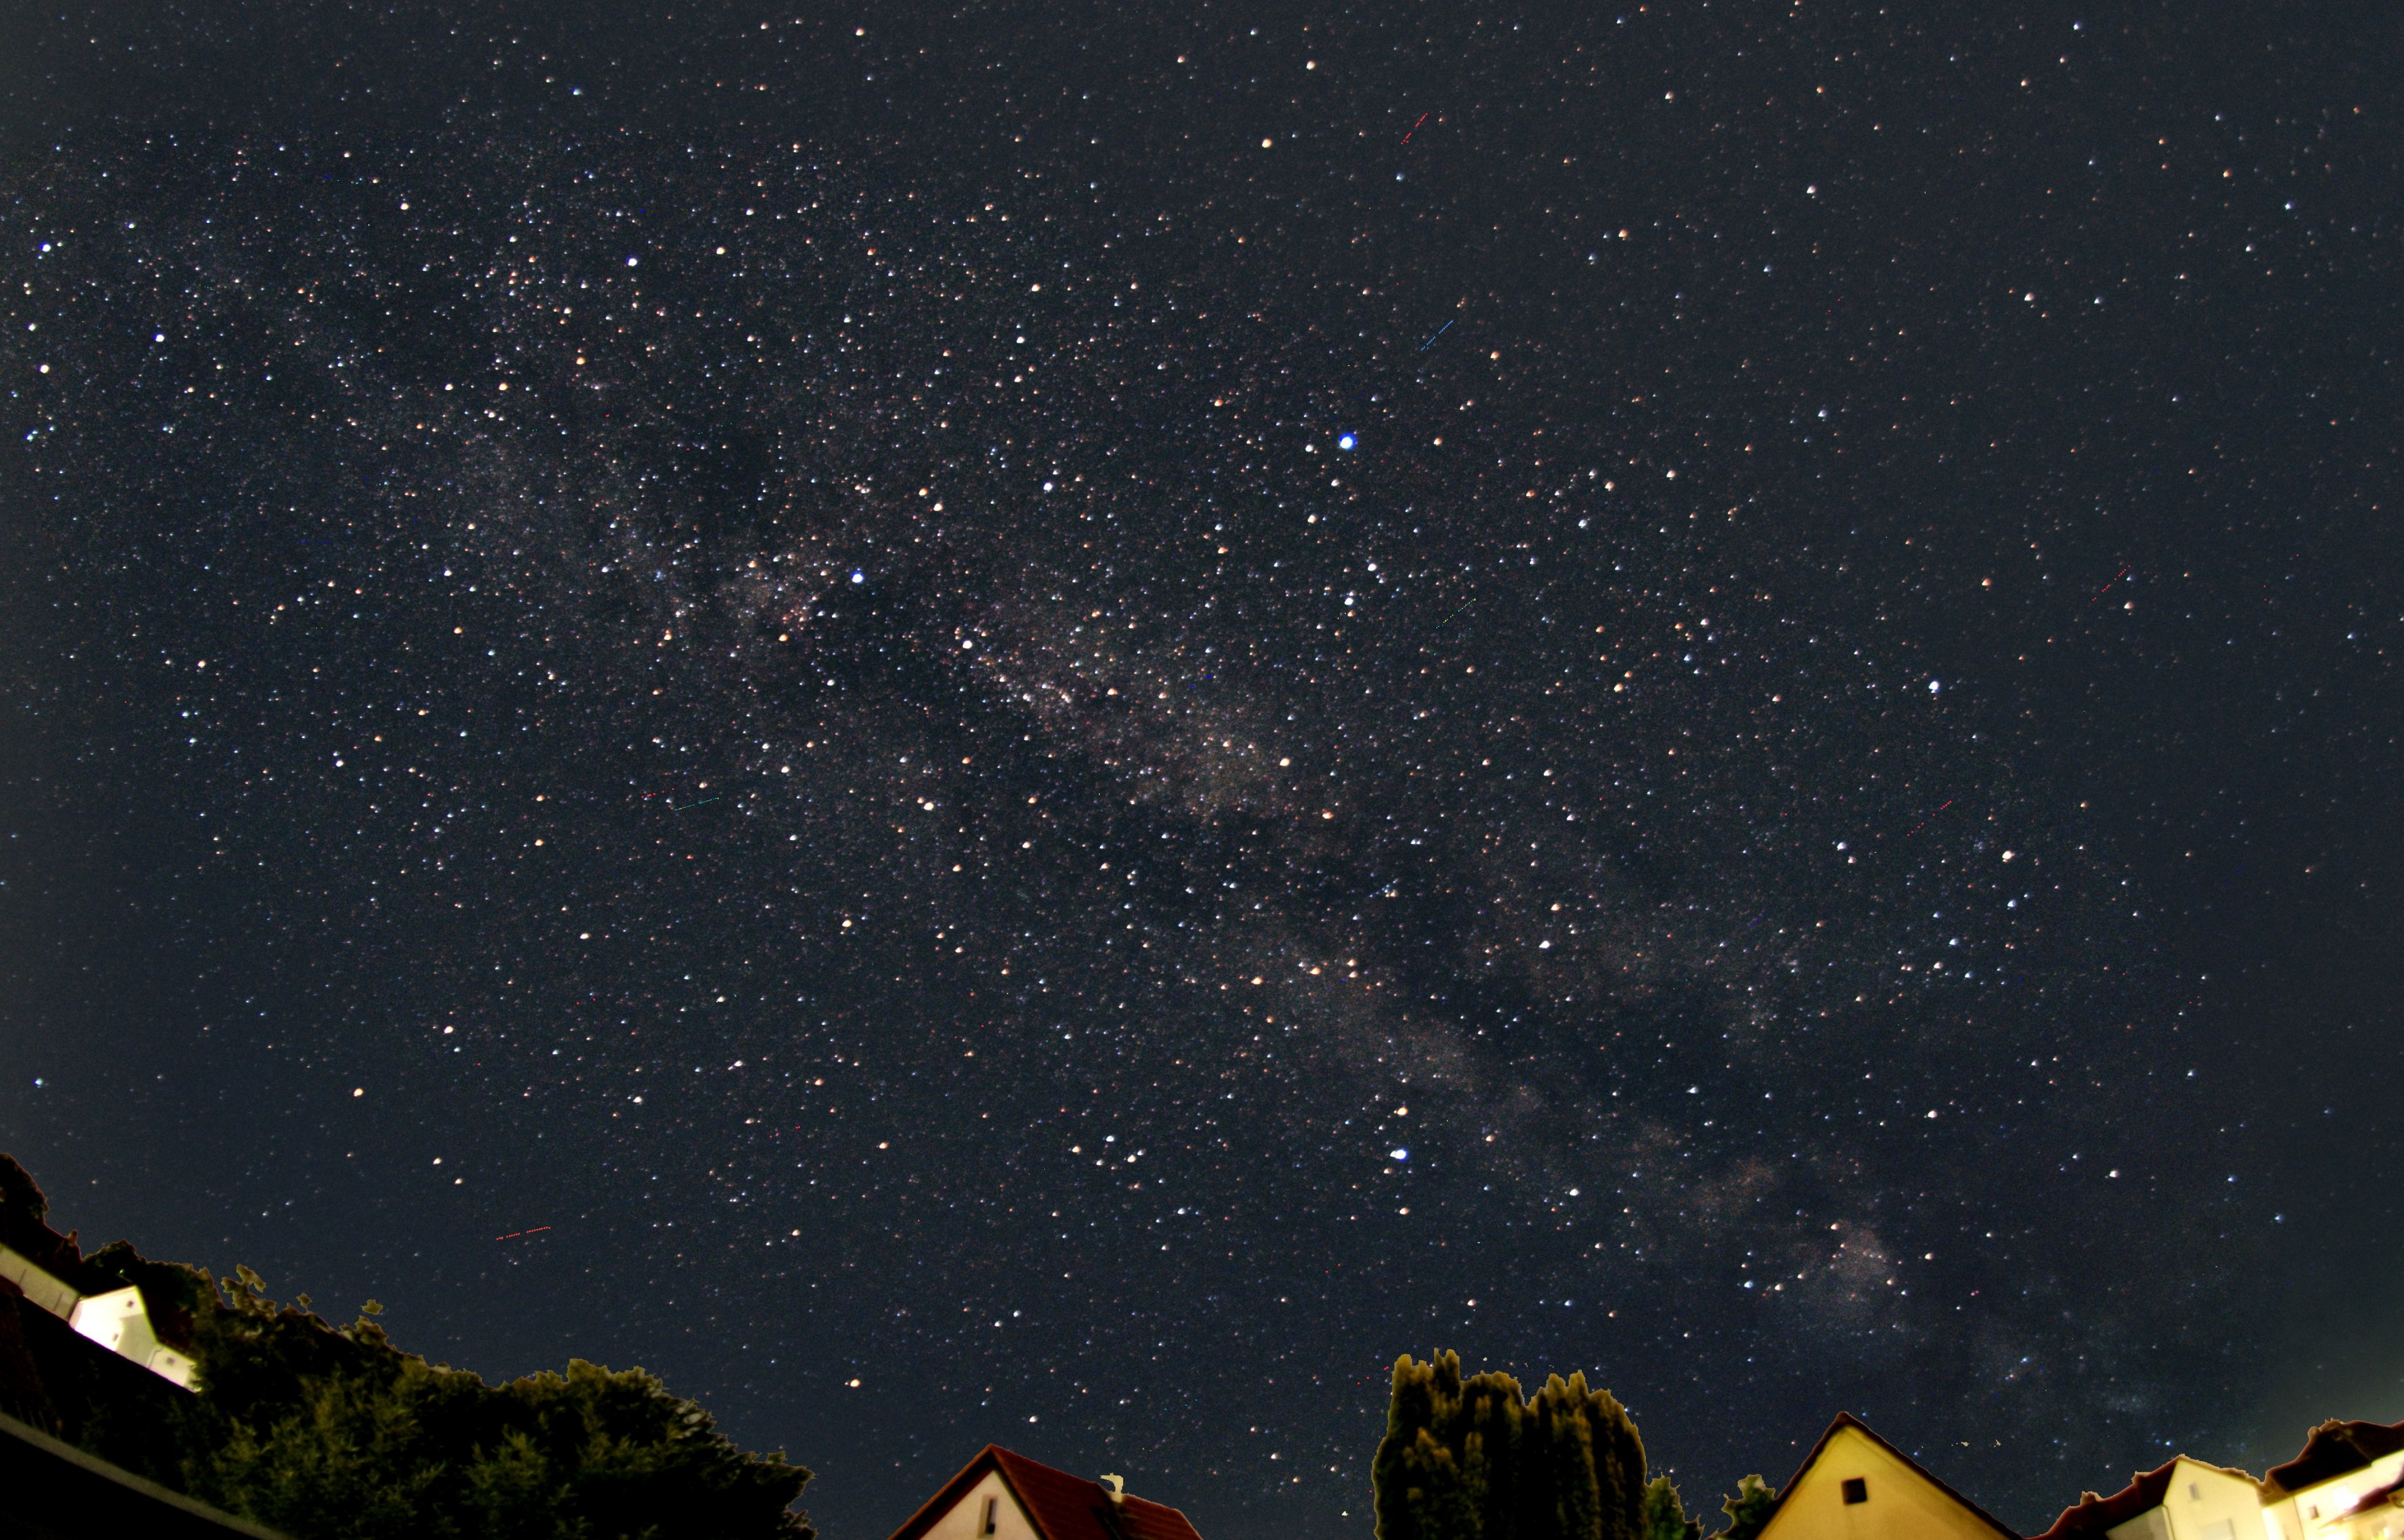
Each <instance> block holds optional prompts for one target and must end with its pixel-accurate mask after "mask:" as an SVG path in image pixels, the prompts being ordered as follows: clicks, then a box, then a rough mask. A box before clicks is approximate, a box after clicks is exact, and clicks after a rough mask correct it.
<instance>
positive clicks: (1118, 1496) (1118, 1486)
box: [1102, 1476, 1126, 1507]
mask: <svg viewBox="0 0 2404 1540" xmlns="http://www.w3.org/2000/svg"><path fill="white" fill-rule="evenodd" d="M1102 1479H1103V1480H1105V1481H1107V1482H1109V1483H1110V1484H1111V1506H1112V1507H1117V1506H1118V1505H1120V1504H1121V1503H1124V1502H1125V1501H1126V1477H1124V1476H1104V1477H1102Z"/></svg>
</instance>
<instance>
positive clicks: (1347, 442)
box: [1335, 433, 1352, 449]
mask: <svg viewBox="0 0 2404 1540" xmlns="http://www.w3.org/2000/svg"><path fill="white" fill-rule="evenodd" d="M1335 447H1336V448H1338V449H1349V448H1351V447H1352V435H1351V434H1349V433H1347V434H1346V435H1344V437H1342V438H1340V439H1338V440H1336V441H1335Z"/></svg>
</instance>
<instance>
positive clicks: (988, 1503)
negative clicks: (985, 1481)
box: [977, 1497, 1001, 1534]
mask: <svg viewBox="0 0 2404 1540" xmlns="http://www.w3.org/2000/svg"><path fill="white" fill-rule="evenodd" d="M1000 1507H1001V1499H1000V1498H999V1497H988V1498H986V1499H985V1522H984V1523H982V1524H979V1525H978V1526H977V1533H979V1534H991V1533H993V1530H994V1523H993V1520H994V1516H995V1514H996V1513H997V1512H999V1509H1000Z"/></svg>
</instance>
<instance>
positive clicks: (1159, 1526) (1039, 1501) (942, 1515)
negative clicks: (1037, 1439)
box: [893, 1444, 1202, 1540]
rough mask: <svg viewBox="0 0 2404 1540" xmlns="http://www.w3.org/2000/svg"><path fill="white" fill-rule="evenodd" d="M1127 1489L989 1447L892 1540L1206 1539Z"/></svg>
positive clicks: (1177, 1514)
mask: <svg viewBox="0 0 2404 1540" xmlns="http://www.w3.org/2000/svg"><path fill="white" fill-rule="evenodd" d="M1104 1481H1107V1482H1109V1483H1110V1485H1109V1486H1104V1485H1103V1484H1102V1482H1104ZM1124 1486H1125V1483H1123V1482H1122V1481H1121V1480H1120V1478H1119V1477H1115V1476H1105V1477H1102V1479H1101V1481H1089V1480H1087V1479H1086V1478H1085V1477H1082V1476H1071V1475H1069V1473H1068V1472H1067V1471H1063V1470H1055V1469H1053V1468H1052V1467H1051V1466H1049V1465H1045V1464H1041V1463H1037V1462H1035V1461H1033V1460H1029V1459H1027V1457H1026V1456H1025V1455H1023V1454H1013V1453H1012V1452H1011V1451H1010V1450H1008V1449H1003V1448H1002V1447H1001V1446H999V1444H987V1445H986V1446H985V1448H984V1449H983V1450H981V1451H980V1452H979V1453H978V1455H977V1457H976V1458H975V1459H973V1460H971V1461H970V1462H969V1463H967V1464H966V1465H964V1466H962V1467H961V1468H960V1473H959V1474H958V1475H957V1476H955V1477H952V1478H951V1479H950V1480H949V1481H946V1482H944V1483H943V1490H942V1491H938V1492H937V1493H935V1495H934V1496H932V1497H930V1498H929V1499H927V1503H926V1505H925V1506H923V1507H921V1508H920V1509H919V1510H918V1511H917V1512H916V1513H915V1514H913V1515H911V1516H910V1521H909V1522H908V1523H906V1524H903V1525H902V1526H901V1528H900V1529H898V1530H895V1531H894V1532H893V1540H1202V1537H1201V1536H1200V1535H1198V1534H1196V1533H1194V1526H1193V1525H1192V1524H1189V1523H1187V1522H1186V1521H1185V1516H1184V1515H1183V1514H1181V1513H1180V1512H1178V1511H1177V1510H1176V1509H1175V1508H1171V1507H1164V1506H1162V1505H1160V1504H1158V1503H1149V1502H1146V1501H1145V1500H1144V1499H1142V1498H1140V1497H1131V1496H1129V1495H1127V1493H1126V1492H1125V1490H1124Z"/></svg>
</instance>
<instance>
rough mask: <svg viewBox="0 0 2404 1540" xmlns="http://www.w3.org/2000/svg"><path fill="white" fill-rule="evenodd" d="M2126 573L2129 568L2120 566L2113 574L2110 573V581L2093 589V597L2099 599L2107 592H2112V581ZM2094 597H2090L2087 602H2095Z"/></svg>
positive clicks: (2118, 579) (2127, 573)
mask: <svg viewBox="0 0 2404 1540" xmlns="http://www.w3.org/2000/svg"><path fill="white" fill-rule="evenodd" d="M2128 575H2129V569H2128V568H2127V567H2121V568H2120V570H2119V571H2117V572H2115V573H2113V574H2112V580H2111V582H2107V583H2105V584H2104V585H2103V587H2101V588H2099V589H2097V590H2096V591H2095V599H2100V598H2102V597H2103V595H2106V594H2109V593H2110V592H2112V583H2116V582H2118V581H2120V580H2121V579H2123V578H2125V577H2127V576H2128ZM2095 599H2090V600H2088V601H2087V602H2088V603H2089V604H2093V603H2094V602H2095Z"/></svg>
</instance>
